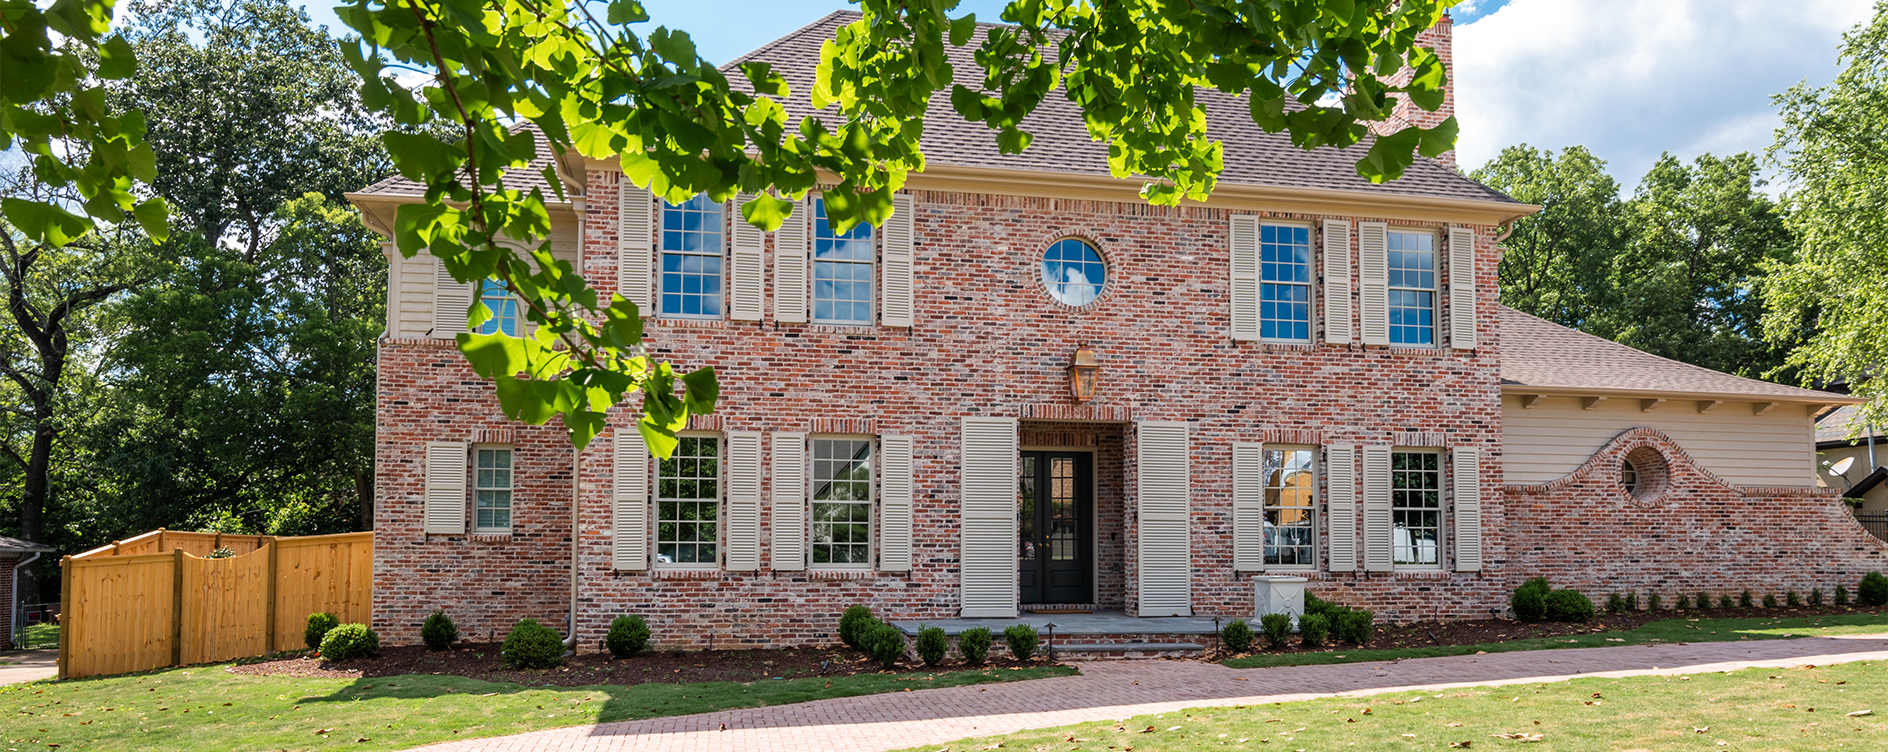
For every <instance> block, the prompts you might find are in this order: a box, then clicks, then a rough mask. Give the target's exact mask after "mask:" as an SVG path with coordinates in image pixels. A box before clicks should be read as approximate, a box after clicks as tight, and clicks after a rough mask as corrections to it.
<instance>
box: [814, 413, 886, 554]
mask: <svg viewBox="0 0 1888 752" xmlns="http://www.w3.org/2000/svg"><path fill="white" fill-rule="evenodd" d="M813 563H815V564H871V563H872V442H871V441H869V440H866V439H816V440H814V441H813Z"/></svg>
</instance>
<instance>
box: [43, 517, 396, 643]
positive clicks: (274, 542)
mask: <svg viewBox="0 0 1888 752" xmlns="http://www.w3.org/2000/svg"><path fill="white" fill-rule="evenodd" d="M220 548H226V549H229V550H230V551H231V552H233V553H234V554H235V555H234V556H231V557H228V558H220V559H213V558H205V557H206V556H208V555H209V554H210V553H211V552H213V551H216V550H217V549H220ZM373 552H374V534H373V533H371V532H369V533H342V534H340V535H316V536H307V537H297V538H275V537H271V536H266V535H222V534H217V533H181V532H174V531H169V530H155V531H152V532H149V533H145V534H143V535H140V536H138V537H136V538H132V539H130V540H125V541H119V542H116V543H113V544H112V545H109V546H103V547H100V548H96V549H93V550H91V551H87V552H85V553H82V554H78V555H76V556H68V557H66V558H65V560H64V561H63V562H61V564H62V566H63V567H64V570H65V571H64V595H63V596H62V599H61V600H62V601H63V606H62V607H63V609H64V611H63V613H61V614H60V618H59V621H60V629H59V678H61V679H77V678H80V677H85V676H98V675H102V674H122V673H128V672H132V671H148V670H150V669H154V668H162V667H164V666H187V665H190V664H194V663H213V662H216V661H227V660H230V659H233V658H243V657H248V656H254V655H262V654H265V653H268V652H270V651H274V650H296V649H300V648H302V647H304V645H303V644H302V626H303V625H304V624H305V623H306V621H307V619H308V615H309V614H311V613H315V612H317V611H326V612H328V613H331V614H334V615H335V617H336V618H338V619H340V620H341V623H343V624H347V623H352V622H360V623H363V624H365V623H368V622H369V621H370V619H371V618H372V606H373V600H374V583H373V579H374V554H373Z"/></svg>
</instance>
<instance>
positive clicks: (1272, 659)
mask: <svg viewBox="0 0 1888 752" xmlns="http://www.w3.org/2000/svg"><path fill="white" fill-rule="evenodd" d="M1874 632H1888V613H1878V614H1869V613H1856V614H1831V615H1823V616H1791V617H1784V616H1767V617H1766V616H1750V617H1739V618H1721V619H1714V618H1702V617H1700V618H1687V617H1680V618H1676V619H1670V620H1667V621H1655V622H1652V623H1649V624H1646V625H1644V626H1641V627H1639V628H1637V629H1629V630H1621V631H1617V632H1590V633H1587V634H1580V635H1566V636H1564V637H1541V638H1535V639H1527V640H1514V641H1512V642H1487V643H1482V644H1480V645H1451V646H1445V647H1427V648H1396V649H1385V650H1359V649H1356V648H1350V649H1343V650H1327V651H1324V652H1319V653H1260V654H1257V655H1251V656H1247V657H1244V658H1232V659H1229V660H1226V661H1224V663H1225V664H1226V665H1227V666H1231V667H1233V668H1265V667H1268V666H1307V665H1325V664H1331V663H1356V662H1359V661H1388V660H1395V659H1399V658H1434V657H1436V656H1442V655H1468V654H1472V653H1478V652H1486V653H1505V652H1509V651H1514V650H1547V649H1552V648H1603V647H1609V646H1617V645H1638V644H1643V643H1662V642H1663V643H1671V642H1726V641H1732V642H1734V641H1737V640H1775V639H1785V638H1789V637H1808V636H1814V635H1837V634H1870V633H1874ZM1883 712H1884V713H1888V708H1884V709H1883Z"/></svg>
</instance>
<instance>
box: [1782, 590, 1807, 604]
mask: <svg viewBox="0 0 1888 752" xmlns="http://www.w3.org/2000/svg"><path fill="white" fill-rule="evenodd" d="M1783 605H1786V606H1789V607H1791V608H1795V607H1797V606H1801V605H1803V599H1802V598H1798V597H1796V591H1795V590H1791V591H1790V592H1789V594H1787V595H1785V596H1783Z"/></svg>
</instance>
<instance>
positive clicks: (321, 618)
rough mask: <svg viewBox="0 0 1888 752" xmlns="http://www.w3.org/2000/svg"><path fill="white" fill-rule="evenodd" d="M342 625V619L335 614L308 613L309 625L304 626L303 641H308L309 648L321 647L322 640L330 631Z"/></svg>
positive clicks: (317, 648)
mask: <svg viewBox="0 0 1888 752" xmlns="http://www.w3.org/2000/svg"><path fill="white" fill-rule="evenodd" d="M338 626H341V620H340V619H336V618H334V614H330V613H326V612H323V613H318V614H309V615H308V626H305V627H303V628H302V642H305V643H308V649H309V650H319V649H321V640H322V638H325V637H327V636H328V631H329V630H331V629H334V628H335V627H338Z"/></svg>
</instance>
